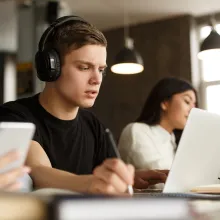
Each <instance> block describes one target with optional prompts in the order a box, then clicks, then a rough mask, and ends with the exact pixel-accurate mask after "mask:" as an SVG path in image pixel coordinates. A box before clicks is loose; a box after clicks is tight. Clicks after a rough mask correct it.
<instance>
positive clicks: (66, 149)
mask: <svg viewBox="0 0 220 220" xmlns="http://www.w3.org/2000/svg"><path fill="white" fill-rule="evenodd" d="M106 47H107V42H106V39H105V37H104V35H103V34H102V33H101V32H100V31H99V30H97V29H96V28H95V27H94V26H92V25H91V24H89V23H88V22H86V21H84V20H82V19H81V18H76V17H72V19H71V17H66V18H61V19H59V20H58V21H57V22H56V23H54V24H53V25H51V26H50V27H49V28H48V29H47V30H46V31H45V33H44V34H43V36H42V38H41V41H40V43H39V51H38V53H37V55H36V67H37V73H38V77H39V78H40V79H41V80H44V81H46V86H45V88H44V90H43V91H42V92H41V93H40V94H37V95H35V96H33V97H30V98H26V99H20V100H17V101H14V102H9V103H6V104H4V105H3V106H1V108H0V120H1V121H24V122H25V121H27V122H33V123H35V125H36V134H35V136H34V138H33V141H32V142H31V146H30V150H29V153H28V156H27V161H26V164H27V165H28V166H30V167H31V169H32V172H31V176H32V179H33V181H34V185H35V187H37V188H43V187H55V188H63V189H70V190H74V191H78V192H87V193H107V194H118V193H123V192H126V189H127V186H128V185H133V183H134V168H133V167H132V166H131V165H126V164H124V163H123V162H122V161H121V160H118V159H108V158H112V157H114V156H115V155H114V152H113V151H112V148H111V146H110V145H109V143H108V141H107V138H106V136H105V129H104V126H103V125H102V124H101V123H100V122H99V121H98V119H97V118H96V117H95V116H94V115H93V114H92V113H91V112H89V111H87V110H85V108H89V107H92V106H93V104H94V102H95V99H96V97H97V95H98V93H99V89H100V86H101V83H102V79H103V74H104V72H105V69H106V66H107V65H106ZM144 179H145V180H149V179H159V182H161V181H162V182H164V181H165V179H166V174H165V173H163V172H159V171H149V172H145V171H138V172H136V176H135V180H136V183H137V186H138V187H146V186H147V185H148V184H149V183H150V182H147V181H145V180H144Z"/></svg>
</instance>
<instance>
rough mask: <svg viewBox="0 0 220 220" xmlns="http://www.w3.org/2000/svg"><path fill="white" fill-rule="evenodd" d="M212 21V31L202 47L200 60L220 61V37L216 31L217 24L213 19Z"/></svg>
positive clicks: (199, 54)
mask: <svg viewBox="0 0 220 220" xmlns="http://www.w3.org/2000/svg"><path fill="white" fill-rule="evenodd" d="M210 21H211V26H212V30H211V32H210V34H209V36H208V37H207V38H206V39H205V40H204V41H203V42H202V44H201V46H200V52H199V53H198V58H199V59H200V60H207V59H211V60H213V59H216V58H217V59H220V35H219V34H218V33H217V31H216V28H215V27H216V22H215V20H214V19H213V17H212V18H211V19H210Z"/></svg>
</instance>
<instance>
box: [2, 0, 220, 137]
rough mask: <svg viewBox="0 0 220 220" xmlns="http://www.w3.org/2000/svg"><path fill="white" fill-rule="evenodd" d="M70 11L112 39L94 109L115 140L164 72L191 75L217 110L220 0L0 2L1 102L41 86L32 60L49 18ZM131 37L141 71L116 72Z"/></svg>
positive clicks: (204, 101) (202, 103) (203, 100)
mask: <svg viewBox="0 0 220 220" xmlns="http://www.w3.org/2000/svg"><path fill="white" fill-rule="evenodd" d="M71 14H75V15H79V16H82V17H83V18H85V19H86V20H88V21H89V22H91V23H93V24H94V25H96V26H97V27H98V28H99V29H101V30H102V31H103V32H104V34H105V36H106V38H107V40H108V60H107V63H108V66H109V68H108V71H107V75H106V77H105V78H104V81H103V85H102V88H101V91H100V95H99V97H98V99H97V101H96V104H95V106H94V107H93V108H92V111H93V112H95V114H96V115H97V116H98V117H99V119H100V120H101V121H102V122H103V123H104V124H105V125H106V126H108V127H109V128H110V129H112V131H113V132H114V134H115V136H116V139H118V137H119V135H120V132H121V130H122V128H123V127H124V126H125V125H126V124H128V123H129V122H132V121H134V120H135V119H136V118H137V116H138V115H139V113H140V110H141V108H142V106H143V104H144V102H145V99H146V97H147V95H148V93H149V91H150V90H151V88H152V87H153V86H154V84H155V83H156V82H157V81H158V80H159V79H161V78H163V77H165V76H176V77H181V78H183V79H186V80H189V81H190V82H191V83H192V84H193V85H194V87H195V88H196V89H197V91H198V94H199V107H200V108H203V109H207V110H208V111H211V112H215V113H218V114H220V101H219V96H220V66H219V64H220V53H219V49H220V43H219V42H220V40H219V39H220V36H219V35H218V34H215V33H214V34H215V36H214V37H213V35H212V36H211V37H209V36H210V33H212V32H215V31H217V33H218V32H219V31H220V2H219V0H202V1H201V0H185V1H181V0H111V1H109V0H80V1H78V0H62V1H61V0H60V1H47V0H17V1H16V0H0V103H4V102H7V101H11V100H15V99H17V98H22V97H27V96H31V95H33V94H36V93H38V92H40V91H41V90H42V89H43V87H44V84H43V83H42V82H40V81H39V80H38V79H37V78H36V74H35V68H34V62H33V60H34V56H35V53H36V51H37V45H38V41H39V39H40V37H41V35H42V33H43V31H44V30H45V29H46V28H47V27H48V25H49V24H50V23H51V22H53V21H54V20H55V19H57V18H58V17H60V16H63V15H71ZM207 37H209V39H208V40H212V42H208V46H210V45H211V46H210V47H211V49H212V50H213V49H214V51H215V53H214V54H211V53H209V54H208V56H205V57H206V58H205V59H203V60H201V59H199V58H198V53H199V52H200V50H201V46H202V43H203V41H204V40H205V39H207ZM218 37H219V38H218ZM210 38H211V39H210ZM214 38H215V39H214ZM128 39H132V40H133V47H132V49H135V50H136V51H138V53H139V56H140V57H141V61H142V65H143V67H144V70H143V71H141V72H140V73H136V74H131V73H130V74H126V73H128V72H125V73H124V74H117V73H114V72H113V71H112V70H111V66H112V65H113V64H114V62H115V56H116V54H117V53H118V52H119V51H120V49H122V48H123V46H124V45H128V44H129V42H130V41H129V40H128ZM203 46H204V45H203ZM208 46H207V45H206V46H205V47H208ZM203 49H204V48H203ZM205 49H207V48H205Z"/></svg>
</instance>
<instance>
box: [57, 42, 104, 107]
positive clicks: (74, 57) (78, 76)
mask: <svg viewBox="0 0 220 220" xmlns="http://www.w3.org/2000/svg"><path fill="white" fill-rule="evenodd" d="M105 68H106V47H104V46H101V45H86V46H83V47H81V48H79V49H77V50H72V51H71V52H69V53H68V54H67V55H66V56H65V58H64V64H63V66H62V69H61V71H62V73H61V76H60V77H59V78H58V80H57V81H55V87H56V90H57V92H58V93H59V95H61V97H62V98H63V99H64V100H66V102H68V103H69V104H70V105H71V106H74V107H78V106H79V107H83V108H88V107H91V106H93V104H94V102H95V99H96V97H97V96H98V93H99V89H100V86H101V83H102V77H103V72H104V70H105Z"/></svg>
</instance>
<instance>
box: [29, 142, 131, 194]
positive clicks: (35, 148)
mask: <svg viewBox="0 0 220 220" xmlns="http://www.w3.org/2000/svg"><path fill="white" fill-rule="evenodd" d="M26 164H27V165H28V166H30V167H31V170H32V172H31V177H32V178H33V181H34V184H35V186H36V188H48V187H50V188H61V189H68V190H73V191H77V192H83V193H101V194H118V193H123V192H125V191H126V189H127V185H132V184H133V178H134V169H133V167H131V166H130V165H126V164H124V163H123V162H122V161H120V160H117V159H109V160H106V161H105V162H103V164H101V165H100V166H98V167H97V168H96V169H95V170H94V174H93V175H75V174H72V173H69V172H66V171H62V170H58V169H54V168H52V167H51V163H50V161H49V158H48V157H47V155H46V153H45V151H44V150H43V148H42V147H41V145H40V144H39V143H38V142H36V141H32V142H31V146H30V150H29V152H28V156H27V160H26Z"/></svg>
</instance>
